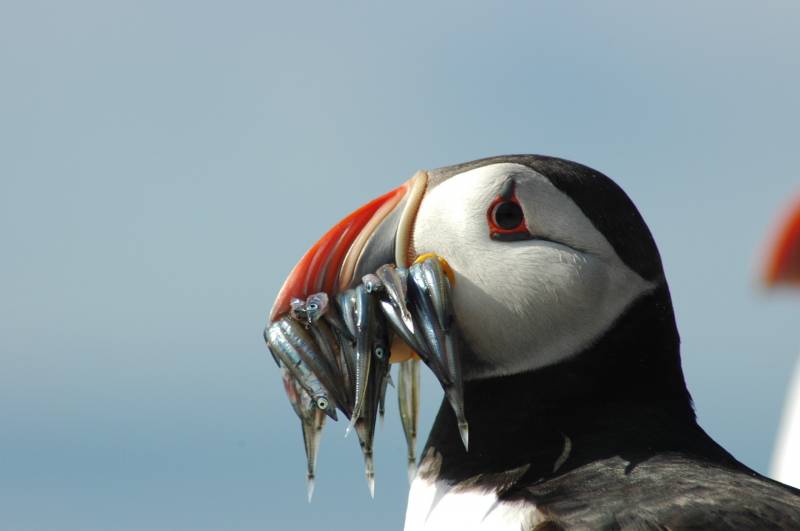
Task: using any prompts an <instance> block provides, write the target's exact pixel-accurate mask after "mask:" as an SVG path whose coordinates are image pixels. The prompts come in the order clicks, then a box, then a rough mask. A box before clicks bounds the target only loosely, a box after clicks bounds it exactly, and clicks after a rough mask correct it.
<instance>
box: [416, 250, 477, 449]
mask: <svg viewBox="0 0 800 531" xmlns="http://www.w3.org/2000/svg"><path fill="white" fill-rule="evenodd" d="M408 275H409V276H408V290H409V299H410V302H411V308H412V312H413V313H414V317H415V318H417V320H418V322H419V323H420V325H421V326H420V328H421V329H422V333H423V336H424V338H425V343H426V344H427V346H428V347H429V349H430V353H431V358H430V360H425V361H426V362H427V363H428V365H429V366H430V368H431V370H432V371H433V373H434V374H435V375H436V377H437V378H438V379H439V381H440V382H441V384H442V387H443V388H444V392H445V396H446V397H447V401H448V402H449V403H450V406H451V407H452V408H453V412H454V413H455V415H456V420H457V422H458V430H459V433H460V434H461V441H462V443H463V444H464V448H469V426H468V424H467V420H466V415H465V413H464V386H463V381H462V374H461V357H460V355H459V353H458V351H457V346H458V337H457V333H456V330H455V326H454V320H453V306H452V302H451V299H450V293H449V292H450V289H451V286H450V280H449V279H448V278H447V275H445V273H444V271H443V270H442V267H441V264H440V263H439V261H438V260H437V259H436V258H428V259H427V260H424V261H422V262H420V263H416V264H414V265H412V266H411V267H410V268H409V270H408Z"/></svg>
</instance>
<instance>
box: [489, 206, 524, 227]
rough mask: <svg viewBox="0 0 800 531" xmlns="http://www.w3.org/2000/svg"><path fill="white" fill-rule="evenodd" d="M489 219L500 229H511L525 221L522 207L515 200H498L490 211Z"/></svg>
mask: <svg viewBox="0 0 800 531" xmlns="http://www.w3.org/2000/svg"><path fill="white" fill-rule="evenodd" d="M490 215H491V218H490V221H491V222H492V224H493V225H494V226H495V227H497V228H498V229H500V230H504V231H513V230H514V229H518V228H519V227H520V225H522V224H523V222H524V221H525V214H524V213H523V212H522V207H521V206H519V203H517V202H516V201H500V202H498V203H497V204H496V205H494V208H492V211H491V214H490Z"/></svg>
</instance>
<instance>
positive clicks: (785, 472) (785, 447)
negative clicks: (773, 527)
mask: <svg viewBox="0 0 800 531" xmlns="http://www.w3.org/2000/svg"><path fill="white" fill-rule="evenodd" d="M770 475H771V476H772V477H773V478H774V479H777V480H778V481H780V482H782V483H786V484H789V485H791V486H793V487H797V488H800V361H798V363H797V365H795V369H794V375H793V376H792V379H791V381H790V383H789V392H788V393H787V395H786V402H785V403H784V406H783V414H782V416H781V425H780V428H778V437H777V440H776V441H775V450H774V452H773V454H772V464H771V465H770Z"/></svg>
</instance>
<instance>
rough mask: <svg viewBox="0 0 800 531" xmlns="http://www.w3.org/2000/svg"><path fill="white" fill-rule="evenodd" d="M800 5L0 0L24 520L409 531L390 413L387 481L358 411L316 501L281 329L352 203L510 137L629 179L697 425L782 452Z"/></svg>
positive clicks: (2, 340)
mask: <svg viewBox="0 0 800 531" xmlns="http://www.w3.org/2000/svg"><path fill="white" fill-rule="evenodd" d="M798 26H800V6H798V4H797V3H795V2H788V1H785V2H779V1H776V2H769V3H752V2H736V1H734V2H722V1H712V2H703V3H690V2H685V3H675V2H673V3H670V4H669V5H661V6H655V5H652V4H650V3H648V4H645V3H641V2H633V1H630V2H621V1H620V2H605V3H599V2H588V1H587V2H570V3H567V2H554V1H553V2H506V3H502V5H501V4H500V3H484V4H477V3H475V4H470V3H464V2H441V3H437V4H436V5H430V4H429V3H423V2H419V3H414V2H411V3H409V2H405V3H403V4H402V6H399V5H395V6H391V7H388V6H378V5H376V4H374V3H367V2H360V3H355V2H339V3H321V2H320V3H316V4H312V3H295V4H293V5H291V6H290V5H289V3H283V2H282V3H269V2H246V1H231V2H225V3H211V2H186V1H175V2H169V3H167V2H154V1H139V2H99V1H96V2H92V1H83V0H78V1H76V2H69V3H65V2H52V1H49V2H48V1H43V2H37V1H31V2H16V3H13V4H12V3H5V4H3V5H0V76H2V77H1V78H0V79H2V83H0V248H2V249H3V256H2V260H0V279H2V280H1V281H0V286H2V290H0V293H2V297H0V425H2V429H1V430H0V456H2V460H3V473H2V474H1V475H0V514H3V521H4V525H6V526H8V527H9V528H13V529H17V530H46V529H60V530H73V529H74V530H109V529H114V530H128V529H130V530H135V529H150V530H161V529H164V530H175V529H192V530H202V529H209V530H210V529H237V530H251V529H253V530H256V529H279V528H284V529H285V528H287V527H286V526H288V525H289V524H292V527H294V528H307V527H310V526H324V528H325V529H347V530H348V531H355V530H358V529H372V528H374V527H375V525H377V524H378V523H380V524H381V525H382V526H385V528H386V529H399V528H400V526H401V519H402V514H403V511H404V508H405V497H406V488H407V485H406V477H405V470H404V467H405V465H404V459H403V455H404V454H403V452H404V450H403V445H404V442H403V438H402V434H401V431H400V429H399V420H398V418H397V414H396V412H395V411H394V409H392V410H391V411H390V412H389V413H388V415H387V419H386V425H385V427H384V429H383V430H382V431H381V432H380V433H379V435H378V440H377V443H376V445H377V452H378V453H377V463H376V466H377V474H378V482H377V492H376V499H375V500H374V501H371V500H370V499H369V495H368V492H367V488H366V485H365V481H364V479H363V475H362V469H361V466H362V465H361V456H360V453H359V450H358V447H357V444H356V443H355V441H353V440H349V439H348V440H344V438H343V432H344V426H340V425H333V426H330V427H329V429H328V430H327V432H326V433H325V434H324V436H323V447H322V450H321V454H320V461H319V480H318V486H317V492H316V495H315V499H314V501H313V503H312V504H311V505H308V504H307V503H306V501H305V486H304V457H303V450H302V443H301V437H300V429H299V426H298V423H297V421H296V418H295V417H294V413H293V412H292V411H291V408H290V407H289V406H288V404H287V403H286V400H285V398H284V397H283V395H282V390H281V386H280V383H279V377H278V373H277V371H276V369H275V367H274V365H273V363H272V361H271V359H270V358H269V356H268V354H267V353H266V350H265V348H264V346H263V344H262V341H261V336H260V333H261V328H262V327H263V324H264V320H265V317H266V314H267V312H268V310H269V308H270V306H271V303H272V299H273V298H274V296H275V294H276V293H277V290H278V288H279V287H280V284H281V282H282V280H283V278H284V277H285V276H286V274H287V272H288V271H289V269H290V268H291V267H292V265H293V264H294V263H295V261H296V260H297V259H298V257H299V256H300V255H301V254H302V253H303V251H304V250H305V249H306V248H307V247H308V246H309V245H310V244H312V243H313V242H314V241H315V240H316V238H317V237H319V236H320V235H321V234H322V232H323V231H324V230H325V229H327V228H328V227H329V226H331V225H332V224H333V223H334V222H335V221H337V220H338V219H339V218H341V217H342V216H343V215H344V214H346V213H347V212H349V211H351V210H352V209H354V208H355V207H357V206H359V205H361V204H363V203H364V202H365V201H367V200H368V199H370V198H372V197H375V196H377V195H379V194H381V193H383V192H385V191H387V190H389V189H391V188H393V187H395V186H396V185H397V184H398V183H400V182H401V181H402V180H404V179H406V178H407V177H409V176H410V175H411V174H413V172H414V171H415V170H417V169H419V168H433V167H438V166H442V165H447V164H452V163H456V162H462V161H466V160H471V159H475V158H479V157H482V156H487V155H494V154H502V153H541V154H550V155H556V156H561V157H565V158H569V159H573V160H577V161H580V162H583V163H585V164H588V165H590V166H592V167H595V168H597V169H598V170H600V171H603V172H604V173H606V174H608V175H609V176H611V177H612V178H614V179H615V180H617V182H619V183H620V184H621V185H622V186H623V188H625V189H626V190H627V192H628V193H629V195H631V197H632V198H633V199H634V201H635V202H636V204H637V205H638V206H639V208H640V210H641V212H642V214H643V216H644V217H645V219H646V220H647V222H648V223H649V225H650V227H651V229H652V231H653V233H654V235H655V238H656V241H657V242H658V243H659V246H660V250H661V253H662V256H663V259H664V263H665V268H666V273H667V278H668V280H669V282H670V285H671V288H672V294H673V299H674V302H675V306H676V312H677V318H678V324H679V327H680V330H681V334H682V339H683V359H684V367H685V370H686V376H687V380H688V383H689V387H690V389H691V390H692V392H693V395H694V398H695V402H696V406H697V410H698V415H699V418H700V421H701V424H702V425H703V426H704V427H706V428H707V430H708V431H709V432H710V433H711V434H712V435H713V436H714V437H716V438H717V439H718V440H719V441H720V442H721V443H722V444H723V445H724V446H726V447H727V448H728V449H729V450H731V451H732V452H733V453H734V454H735V455H736V456H737V457H739V458H740V459H741V460H742V461H744V462H745V463H746V464H748V465H750V466H752V467H754V468H755V469H756V470H759V471H761V472H766V470H767V466H768V462H769V456H770V452H771V447H772V443H773V439H774V435H775V430H776V427H777V422H778V418H779V414H780V407H781V401H782V399H783V393H784V391H785V386H786V384H787V380H788V377H789V374H790V370H791V368H792V366H793V364H794V361H795V357H796V355H797V353H798V351H800V331H799V330H798V327H797V323H798V321H797V315H798V310H797V307H798V304H799V303H800V301H798V300H796V299H795V298H794V297H793V296H791V295H786V294H780V293H778V294H774V295H771V294H766V293H764V292H763V291H762V290H760V289H759V288H758V285H757V284H756V282H755V277H756V272H757V265H758V260H757V257H758V255H759V252H760V249H761V248H762V246H763V241H764V238H765V235H766V234H767V232H768V229H769V227H770V226H771V224H772V223H773V222H774V218H775V214H776V212H777V211H778V210H779V209H780V208H781V207H783V206H784V205H786V203H787V201H788V198H789V196H790V195H791V194H792V193H794V192H795V191H796V190H797V189H798V188H799V187H800V186H799V184H800V172H798V162H800V160H799V159H800V154H798V153H799V152H798V150H797V124H798V123H800V99H798V97H797V94H800V68H799V67H800V65H799V64H798V62H800V40H799V39H798V35H797V31H796V30H797V27H798ZM423 391H424V396H423V408H424V411H423V420H424V422H425V423H426V424H429V423H430V422H431V420H432V417H433V415H434V413H435V410H436V408H437V407H438V401H439V397H438V396H439V392H438V390H437V389H436V385H435V383H433V382H432V381H431V380H430V379H427V380H426V384H425V388H424V390H423Z"/></svg>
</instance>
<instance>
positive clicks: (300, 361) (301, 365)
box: [266, 317, 336, 420]
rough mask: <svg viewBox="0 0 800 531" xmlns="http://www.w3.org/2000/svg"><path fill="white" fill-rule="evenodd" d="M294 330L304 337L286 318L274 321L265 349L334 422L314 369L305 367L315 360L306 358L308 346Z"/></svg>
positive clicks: (333, 408)
mask: <svg viewBox="0 0 800 531" xmlns="http://www.w3.org/2000/svg"><path fill="white" fill-rule="evenodd" d="M295 328H296V329H299V330H300V331H302V332H303V333H304V331H303V330H302V327H301V326H300V325H298V324H297V323H296V322H295V321H294V320H293V319H291V318H289V317H282V318H280V319H279V320H277V321H275V322H274V323H272V324H271V325H269V327H268V328H267V331H266V337H267V345H268V346H269V349H270V351H271V352H273V353H274V354H275V355H276V356H277V357H278V359H280V361H281V364H282V365H283V366H284V367H285V368H286V369H287V370H288V371H289V372H290V373H291V374H292V376H294V378H295V379H296V380H297V382H298V383H299V384H300V385H301V386H302V387H303V388H304V389H305V390H306V391H307V392H308V394H309V395H311V398H312V399H313V400H314V403H315V404H316V406H317V407H318V408H319V409H321V410H323V411H325V413H327V414H328V416H330V417H331V418H332V419H334V420H336V406H335V404H334V403H333V401H332V400H331V399H330V397H329V395H328V392H327V390H326V387H325V386H324V385H323V383H322V382H321V381H320V379H319V378H318V377H317V374H315V368H312V367H311V366H310V365H309V364H308V362H309V361H311V362H312V365H314V362H315V361H317V359H316V358H315V357H314V356H309V355H308V352H307V351H308V349H310V345H309V344H307V342H304V341H299V340H298V333H297V330H296V329H295ZM306 338H308V336H306ZM308 340H310V338H308ZM329 385H330V384H329Z"/></svg>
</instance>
